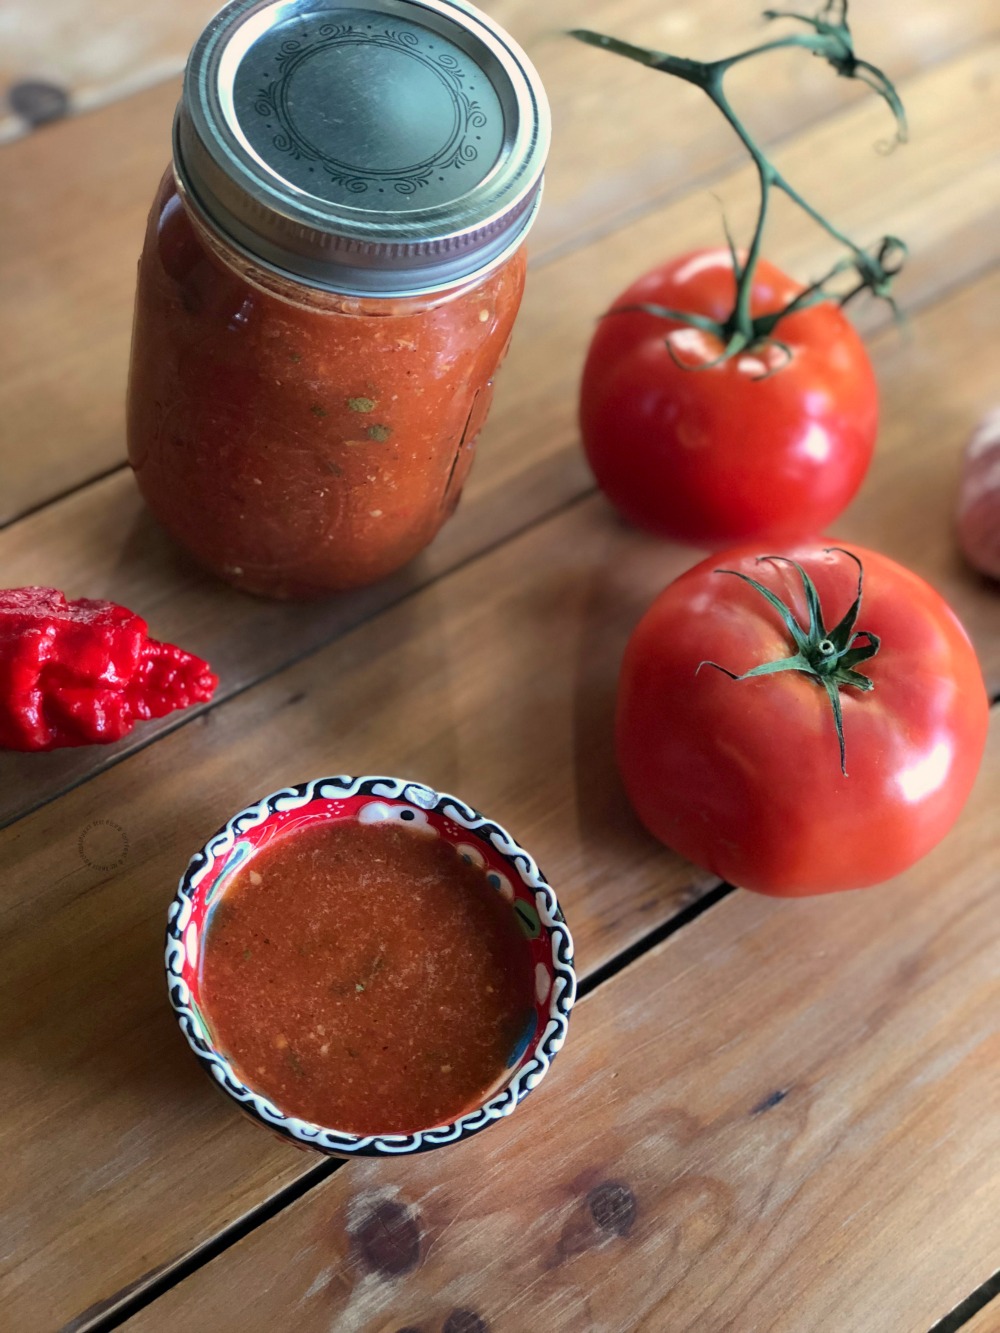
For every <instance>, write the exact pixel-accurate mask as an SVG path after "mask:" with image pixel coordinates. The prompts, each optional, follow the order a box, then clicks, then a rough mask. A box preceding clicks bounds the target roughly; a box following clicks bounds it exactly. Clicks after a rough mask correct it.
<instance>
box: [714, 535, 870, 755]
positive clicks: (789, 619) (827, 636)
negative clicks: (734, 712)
mask: <svg viewBox="0 0 1000 1333" xmlns="http://www.w3.org/2000/svg"><path fill="white" fill-rule="evenodd" d="M826 549H827V553H829V552H830V551H838V552H839V553H840V554H841V555H846V556H847V557H848V558H849V559H850V560H853V561H854V563H855V564H856V565H857V567H858V591H857V596H856V597H855V598H854V601H853V602H852V603H851V606H850V608H849V609H848V611H847V613H846V614H845V615H844V617H843V619H842V620H841V621H840V622H839V624H837V625H835V626H834V627H833V629H831V630H827V629H826V628H825V626H824V623H823V611H822V608H821V607H820V604H819V594H818V593H817V591H816V585H815V584H814V583H813V581H812V579H811V578H810V577H809V575H808V574H807V573H806V571H805V570H804V569H803V568H802V566H801V565H800V564H799V563H798V561H797V560H791V559H790V558H789V557H788V556H784V555H761V556H758V557H757V563H758V564H760V563H761V562H762V561H765V560H767V561H771V562H772V563H775V564H777V563H781V564H786V565H791V566H792V567H793V568H794V569H796V570H798V573H799V577H800V578H801V580H802V587H803V589H804V590H805V595H806V605H807V607H808V608H809V624H808V626H805V627H804V626H802V625H800V624H799V622H798V620H797V619H796V616H795V612H794V611H793V610H792V609H791V607H789V606H788V605H787V604H786V603H785V602H783V601H782V600H781V598H780V597H778V596H777V594H776V593H773V592H772V591H771V589H770V588H766V587H765V586H764V585H763V583H758V582H757V580H756V579H752V578H750V576H749V575H747V574H741V573H740V572H739V570H737V569H717V570H716V571H715V572H716V573H717V574H732V575H733V577H734V578H738V579H742V580H743V582H744V583H749V585H750V587H751V588H754V589H756V591H757V592H759V593H760V594H761V596H762V597H764V598H766V599H767V601H768V602H770V604H771V606H773V607H774V609H775V611H777V613H778V615H779V616H781V619H782V620H783V621H784V623H785V626H786V628H787V629H788V632H789V634H790V635H791V636H792V641H793V643H794V645H795V649H796V651H795V652H794V653H793V654H792V655H791V656H789V657H781V658H778V659H777V660H775V661H773V662H762V663H761V664H760V665H759V666H755V667H752V668H751V669H750V670H749V671H744V672H743V674H742V675H737V674H736V672H735V671H730V670H729V668H728V667H724V666H720V665H719V663H718V662H708V661H706V662H700V663H699V664H698V671H700V670H701V668H702V667H703V666H710V667H715V669H716V670H717V671H721V672H723V674H724V675H726V676H728V677H729V678H730V680H749V678H750V677H751V676H773V675H775V674H776V673H777V672H779V671H801V672H802V673H803V675H806V676H809V677H810V678H811V679H812V680H814V681H816V683H817V684H818V685H822V686H823V688H824V689H825V690H826V693H827V696H828V697H829V700H830V706H831V707H832V709H833V719H834V722H835V723H836V727H837V740H838V741H839V742H840V771H841V772H842V773H843V775H844V777H845V778H846V777H847V757H846V746H845V743H844V718H843V712H842V709H841V706H840V691H841V689H842V688H843V687H844V686H851V687H852V688H853V689H856V690H862V691H863V692H864V693H868V692H869V691H870V690H873V689H874V688H875V682H874V681H873V680H872V679H871V677H870V676H865V675H862V673H861V672H860V671H857V670H856V669H855V668H856V667H857V666H858V665H859V664H860V663H861V662H866V661H867V660H868V659H869V658H870V657H874V656H875V654H876V653H877V652H878V650H879V647H880V643H881V641H880V639H879V637H878V635H877V634H872V633H870V632H869V631H868V630H864V629H862V630H857V629H855V628H854V626H855V625H856V623H857V619H858V615H859V613H860V611H861V595H862V590H863V587H864V577H865V571H864V566H863V565H862V563H861V561H860V560H859V559H858V557H857V556H856V555H854V554H853V553H852V552H851V551H845V550H844V548H843V547H842V546H830V547H827V548H826ZM859 640H863V641H864V642H862V643H861V644H860V646H859V644H858V641H859ZM697 674H698V672H697V671H696V672H695V675H697Z"/></svg>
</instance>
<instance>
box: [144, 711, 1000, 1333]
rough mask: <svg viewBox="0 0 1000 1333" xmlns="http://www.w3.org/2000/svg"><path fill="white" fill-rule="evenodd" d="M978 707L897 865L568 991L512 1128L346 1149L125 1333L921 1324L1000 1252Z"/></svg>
mask: <svg viewBox="0 0 1000 1333" xmlns="http://www.w3.org/2000/svg"><path fill="white" fill-rule="evenodd" d="M993 721H994V726H993V731H992V737H991V743H990V748H989V753H988V758H987V764H986V768H985V770H984V772H983V773H982V774H981V777H980V782H979V785H978V787H977V789H976V794H975V796H974V798H973V801H972V803H971V805H970V806H969V808H968V809H967V811H966V814H965V816H964V818H963V819H962V821H961V824H960V826H959V828H958V829H957V830H956V831H955V833H954V834H953V835H952V836H951V837H950V838H949V839H948V840H947V842H946V843H945V844H944V845H943V846H942V847H940V848H939V849H938V851H937V852H935V853H933V854H932V855H931V856H930V857H928V858H927V859H926V860H925V861H924V862H923V863H922V864H921V865H919V866H918V867H916V868H915V869H914V870H912V871H911V872H910V873H909V874H907V875H905V876H902V877H901V878H900V879H898V880H897V881H894V882H893V883H892V884H890V885H887V886H885V887H883V888H881V889H879V890H877V891H874V892H867V893H860V894H848V895H842V896H837V897H834V898H831V899H826V900H823V899H816V900H812V901H803V902H798V903H787V902H781V901H773V900H762V899H760V898H755V897H754V896H753V895H750V894H747V893H743V892H739V893H737V894H735V895H733V896H732V897H730V898H729V899H727V900H726V901H725V902H723V903H721V904H719V905H717V906H716V907H714V908H713V909H712V911H711V912H709V913H707V914H706V915H704V916H702V917H701V918H700V919H699V920H697V921H696V922H695V923H693V924H692V925H690V926H688V927H685V928H684V929H683V930H682V931H680V932H679V933H678V934H676V935H674V936H673V937H672V938H670V939H669V940H668V941H667V942H666V943H665V944H663V945H661V946H660V947H658V948H656V949H655V950H653V951H652V952H650V953H648V954H646V955H644V956H643V957H642V958H641V959H640V960H639V961H638V962H636V963H635V964H633V965H632V966H631V967H629V968H628V969H626V970H625V971H624V972H622V973H621V974H619V975H618V976H617V977H615V978H614V979H613V980H612V981H611V982H609V983H608V984H606V985H604V986H602V987H600V988H599V989H598V990H597V991H596V992H595V993H594V994H593V996H591V997H589V998H588V999H587V1000H585V1001H584V1002H583V1003H582V1004H581V1005H580V1006H579V1008H578V1010H577V1012H576V1014H575V1015H574V1019H573V1025H572V1029H571V1038H570V1041H569V1043H568V1044H567V1049H566V1051H565V1052H564V1053H563V1054H562V1055H561V1056H560V1057H559V1060H558V1061H557V1062H556V1064H555V1066H554V1067H553V1070H552V1074H551V1076H550V1078H549V1079H548V1080H547V1082H546V1084H545V1085H544V1086H543V1087H542V1088H541V1089H540V1090H539V1092H538V1093H537V1094H535V1095H534V1096H533V1097H532V1098H531V1099H530V1100H529V1102H528V1103H527V1104H526V1105H525V1107H524V1108H523V1110H522V1111H521V1112H519V1113H518V1115H517V1116H516V1117H514V1119H513V1120H512V1121H511V1122H510V1123H508V1124H505V1125H503V1126H501V1127H499V1128H498V1129H496V1130H495V1131H491V1132H490V1134H489V1135H484V1136H483V1138H482V1139H480V1140H473V1141H471V1142H469V1143H468V1144H463V1145H462V1146H461V1147H459V1148H456V1149H455V1150H454V1151H453V1152H452V1154H451V1157H450V1158H449V1159H448V1160H447V1161H446V1162H443V1161H439V1160H437V1159H434V1158H425V1159H422V1160H419V1161H407V1162H394V1163H391V1164H386V1163H367V1162H366V1163H361V1162H357V1163H351V1164H350V1165H348V1166H347V1167H346V1168H344V1169H343V1170H341V1171H339V1172H338V1173H337V1174H336V1175H335V1176H333V1177H332V1178H331V1179H330V1180H329V1181H328V1182H326V1183H324V1184H323V1185H320V1186H319V1187H317V1188H316V1189H315V1190H313V1191H312V1192H311V1193H310V1194H308V1195H307V1196H305V1198H303V1199H302V1200H301V1201H299V1202H298V1203H296V1204H294V1205H293V1206H292V1207H291V1208H289V1209H288V1210H287V1211H286V1212H284V1213H282V1214H280V1215H279V1216H278V1217H276V1218H275V1219H274V1220H272V1221H270V1222H268V1223H266V1224H264V1225H263V1226H261V1227H259V1228H258V1229H257V1230H256V1231H255V1232H253V1233H252V1234H251V1235H250V1236H249V1237H247V1238H246V1239H245V1240H243V1241H241V1242H240V1243H239V1244H238V1245H236V1246H235V1247H234V1248H233V1249H231V1250H229V1251H227V1252H226V1253H224V1254H223V1255H222V1256H221V1257H219V1258H218V1259H216V1260H215V1261H214V1262H213V1263H211V1264H210V1265H208V1266H207V1267H206V1268H203V1269H202V1270H201V1271H199V1272H197V1273H195V1274H194V1275H193V1276H192V1277H190V1278H189V1279H188V1280H187V1281H185V1282H184V1283H182V1284H181V1285H180V1286H179V1287H177V1288H175V1289H174V1290H173V1291H171V1292H169V1293H168V1294H167V1295H165V1296H164V1297H163V1298H161V1299H160V1300H159V1301H157V1302H156V1303H155V1304H154V1305H152V1306H151V1307H150V1308H148V1309H147V1310H146V1311H144V1312H142V1313H141V1314H139V1315H137V1316H136V1317H135V1318H133V1319H132V1320H130V1321H128V1322H127V1323H126V1324H125V1325H124V1327H125V1328H126V1329H127V1330H128V1331H129V1333H159V1331H160V1330H164V1331H165V1330H168V1329H175V1328H211V1329H214V1330H217V1333H227V1331H228V1330H232V1331H233V1333H237V1331H238V1330H242V1329H243V1328H245V1327H247V1320H249V1321H250V1323H251V1325H252V1326H254V1327H257V1328H268V1327H281V1326H282V1321H285V1323H294V1326H295V1329H296V1330H297V1333H327V1330H329V1329H330V1328H337V1329H343V1330H345V1331H346V1330H350V1331H351V1333H361V1330H365V1331H366V1333H391V1331H392V1330H397V1329H401V1328H402V1327H403V1326H404V1325H405V1326H407V1327H420V1328H425V1329H432V1328H433V1329H438V1328H441V1327H442V1326H445V1327H447V1325H445V1324H444V1321H445V1320H447V1318H448V1317H449V1315H450V1313H451V1312H452V1311H453V1310H455V1309H468V1310H472V1311H475V1312H476V1314H477V1315H479V1317H480V1318H481V1319H482V1320H483V1325H482V1326H483V1327H487V1328H489V1329H490V1330H491V1333H507V1330H511V1331H512V1333H520V1331H521V1330H523V1329H528V1328H544V1329H546V1330H552V1333H558V1331H559V1330H566V1333H570V1330H572V1331H573V1333H576V1330H578V1329H581V1328H585V1329H587V1330H588V1333H605V1331H606V1333H619V1330H621V1329H623V1328H626V1327H627V1328H628V1329H630V1330H633V1329H634V1330H649V1333H653V1331H654V1330H655V1331H656V1333H659V1331H660V1330H664V1329H669V1330H671V1333H685V1331H690V1333H731V1331H732V1330H737V1329H739V1330H743V1329H746V1330H750V1329H759V1330H764V1329H767V1330H768V1331H769V1333H802V1330H804V1329H808V1330H810V1333H844V1330H846V1329H850V1330H856V1331H857V1333H862V1331H863V1333H925V1331H926V1330H927V1329H928V1328H929V1326H930V1325H931V1324H932V1323H933V1322H934V1321H935V1320H936V1319H937V1318H939V1317H940V1316H941V1315H942V1314H944V1313H946V1312H947V1311H948V1310H949V1309H950V1308H952V1306H954V1305H955V1304H956V1303H957V1301H958V1300H960V1299H961V1298H962V1297H963V1296H964V1295H965V1294H966V1293H967V1292H968V1291H969V1290H970V1289H971V1288H974V1287H975V1286H976V1285H977V1284H978V1283H980V1282H982V1281H983V1280H984V1279H985V1278H986V1277H987V1276H988V1275H989V1274H990V1273H991V1272H992V1270H993V1268H994V1266H995V1263H996V1255H997V1253H998V1251H1000V1215H998V1213H997V1209H996V1207H995V1184H996V1181H995V1166H996V1161H997V1155H998V1153H1000V1118H998V1117H997V1116H995V1115H990V1114H984V1110H985V1108H987V1107H995V1106H996V1105H997V1100H998V1097H1000V977H998V973H997V961H996V960H997V950H998V948H1000V923H998V920H997V914H996V911H995V885H996V875H997V871H998V869H1000V864H998V857H997V847H996V840H995V819H994V816H995V793H996V789H997V783H998V781H1000V716H995V717H994V719H993ZM380 1209H381V1210H382V1211H381V1214H380V1213H379V1210H380ZM379 1215H381V1216H382V1218H383V1221H384V1222H386V1223H387V1225H386V1230H389V1231H390V1235H389V1236H388V1238H387V1239H386V1238H384V1243H383V1245H382V1246H380V1247H376V1246H374V1245H372V1244H370V1243H368V1241H367V1239H366V1238H367V1237H369V1236H370V1233H371V1228H370V1227H369V1225H368V1223H369V1219H372V1218H373V1217H377V1216H379ZM405 1217H409V1218H412V1219H413V1222H414V1224H415V1230H416V1232H417V1234H419V1238H420V1239H419V1243H416V1242H414V1243H413V1244H412V1247H411V1249H409V1250H405V1249H403V1248H402V1247H401V1245H400V1244H399V1243H398V1242H397V1245H396V1246H395V1247H393V1245H392V1234H391V1232H392V1228H393V1224H394V1229H395V1232H396V1235H397V1237H398V1236H400V1235H402V1234H404V1232H403V1228H402V1227H401V1226H400V1225H399V1221H398V1220H397V1219H400V1218H405ZM476 1327H479V1326H478V1325H476ZM985 1327H990V1328H995V1327H996V1325H995V1323H994V1324H992V1325H990V1324H987V1325H985V1326H984V1328H985Z"/></svg>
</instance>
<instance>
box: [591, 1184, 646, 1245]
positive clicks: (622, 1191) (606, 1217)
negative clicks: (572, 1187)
mask: <svg viewBox="0 0 1000 1333" xmlns="http://www.w3.org/2000/svg"><path fill="white" fill-rule="evenodd" d="M587 1204H588V1206H589V1208H590V1215H591V1217H592V1218H593V1219H594V1225H595V1226H596V1227H597V1228H598V1229H599V1230H600V1231H603V1232H604V1233H605V1234H606V1235H609V1236H627V1235H628V1233H629V1232H630V1231H631V1230H632V1227H633V1226H634V1224H635V1215H636V1202H635V1195H634V1194H633V1193H632V1191H631V1190H630V1189H629V1187H628V1186H627V1185H623V1184H622V1183H621V1182H620V1181H617V1180H606V1181H604V1183H603V1184H601V1185H595V1186H594V1188H593V1189H592V1190H591V1191H590V1193H589V1194H588V1195H587Z"/></svg>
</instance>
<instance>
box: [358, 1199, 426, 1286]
mask: <svg viewBox="0 0 1000 1333" xmlns="http://www.w3.org/2000/svg"><path fill="white" fill-rule="evenodd" d="M354 1239H355V1243H356V1244H357V1246H358V1249H359V1250H360V1252H361V1255H362V1257H363V1258H364V1260H365V1262H366V1263H367V1265H368V1267H369V1268H370V1269H371V1270H372V1271H373V1272H375V1273H381V1274H382V1276H383V1277H400V1276H401V1275H402V1274H403V1273H409V1272H410V1271H411V1270H412V1269H414V1268H416V1266H417V1264H418V1263H419V1262H420V1221H419V1218H418V1216H417V1214H416V1213H415V1212H414V1210H413V1209H412V1208H408V1207H407V1206H406V1205H405V1204H401V1203H395V1202H393V1201H392V1200H391V1199H387V1200H385V1201H383V1202H382V1203H380V1204H378V1205H377V1206H376V1207H375V1208H373V1209H372V1211H371V1212H370V1213H369V1214H368V1216H367V1217H366V1218H365V1219H364V1221H363V1222H362V1223H361V1225H360V1226H359V1227H358V1229H357V1230H356V1231H355V1233H354Z"/></svg>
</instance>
